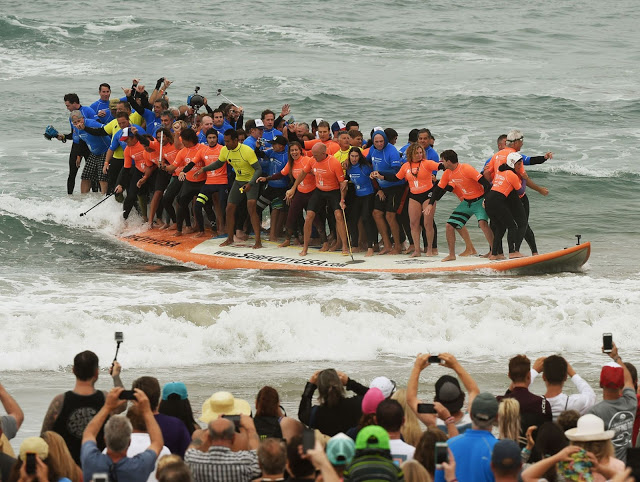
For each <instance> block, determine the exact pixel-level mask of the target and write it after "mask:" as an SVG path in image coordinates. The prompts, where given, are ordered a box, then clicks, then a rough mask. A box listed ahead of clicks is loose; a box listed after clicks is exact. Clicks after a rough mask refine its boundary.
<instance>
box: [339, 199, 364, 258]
mask: <svg viewBox="0 0 640 482" xmlns="http://www.w3.org/2000/svg"><path fill="white" fill-rule="evenodd" d="M340 207H341V208H342V219H343V220H344V229H345V230H346V231H347V244H348V246H349V255H350V256H351V261H347V264H357V263H364V259H353V250H352V249H351V236H349V226H347V215H346V214H345V213H344V208H343V207H342V206H340Z"/></svg>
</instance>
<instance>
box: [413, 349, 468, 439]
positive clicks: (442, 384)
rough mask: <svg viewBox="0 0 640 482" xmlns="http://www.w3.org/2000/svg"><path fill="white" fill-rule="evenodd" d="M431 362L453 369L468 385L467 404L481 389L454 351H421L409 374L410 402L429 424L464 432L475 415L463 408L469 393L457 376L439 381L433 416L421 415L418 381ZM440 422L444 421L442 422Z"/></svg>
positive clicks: (446, 376) (454, 433)
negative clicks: (435, 353)
mask: <svg viewBox="0 0 640 482" xmlns="http://www.w3.org/2000/svg"><path fill="white" fill-rule="evenodd" d="M429 365H436V366H442V367H445V368H449V369H451V370H453V371H454V372H455V373H456V375H458V377H459V378H460V380H461V381H462V384H463V385H464V388H465V389H466V390H467V393H468V400H467V406H469V407H470V406H471V404H472V403H473V400H474V398H475V397H476V395H478V393H480V389H479V388H478V385H477V383H476V382H475V380H474V379H473V377H471V375H469V373H468V372H467V371H466V370H465V369H464V367H463V366H462V365H461V364H460V362H459V361H458V360H457V359H456V357H455V356H453V355H452V354H450V353H441V354H439V355H429V354H428V353H426V354H423V353H419V354H418V356H417V357H416V361H415V363H414V365H413V370H412V371H411V375H410V376H409V382H408V384H407V405H408V406H409V407H410V408H411V409H412V410H413V411H414V412H415V413H416V415H417V416H418V418H419V419H420V420H421V421H422V422H423V423H425V424H426V425H428V426H429V425H430V426H434V425H437V426H438V428H439V429H441V430H442V431H443V432H445V433H448V434H449V436H455V435H458V434H459V433H464V432H465V430H467V429H469V428H471V418H470V416H469V414H468V413H465V412H464V411H463V410H462V408H463V406H464V402H465V398H466V397H465V394H464V392H463V391H462V390H461V389H460V383H459V382H458V380H457V378H455V377H452V376H451V375H443V376H441V377H440V378H439V379H438V380H437V381H436V384H435V392H436V393H435V397H434V402H435V403H434V410H435V412H433V413H432V414H431V415H429V414H420V413H419V410H418V404H419V403H420V400H418V384H419V380H420V373H421V372H422V370H424V369H425V368H427V367H428V366H429ZM438 421H440V423H438Z"/></svg>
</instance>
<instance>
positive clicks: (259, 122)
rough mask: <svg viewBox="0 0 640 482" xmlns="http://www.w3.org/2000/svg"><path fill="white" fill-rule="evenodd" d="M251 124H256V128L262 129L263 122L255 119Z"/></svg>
mask: <svg viewBox="0 0 640 482" xmlns="http://www.w3.org/2000/svg"><path fill="white" fill-rule="evenodd" d="M253 122H255V123H256V127H257V128H259V129H264V122H262V119H256V120H254V121H253Z"/></svg>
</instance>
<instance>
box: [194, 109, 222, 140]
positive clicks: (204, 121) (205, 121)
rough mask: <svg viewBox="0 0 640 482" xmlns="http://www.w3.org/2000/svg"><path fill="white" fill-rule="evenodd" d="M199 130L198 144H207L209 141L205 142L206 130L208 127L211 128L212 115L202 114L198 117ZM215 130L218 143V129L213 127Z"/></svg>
mask: <svg viewBox="0 0 640 482" xmlns="http://www.w3.org/2000/svg"><path fill="white" fill-rule="evenodd" d="M200 127H201V129H200V132H198V144H204V145H209V143H208V142H207V135H206V132H208V131H209V129H213V128H214V127H213V117H211V116H210V115H203V116H202V118H201V119H200ZM215 131H216V132H217V133H218V144H220V135H221V133H220V131H219V130H218V129H215Z"/></svg>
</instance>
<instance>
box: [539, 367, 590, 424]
mask: <svg viewBox="0 0 640 482" xmlns="http://www.w3.org/2000/svg"><path fill="white" fill-rule="evenodd" d="M538 375H539V373H538V372H537V371H536V370H534V369H531V383H533V381H534V380H535V378H536V377H537V376H538ZM571 381H572V382H573V384H574V385H575V386H576V388H577V389H578V392H579V393H574V394H572V395H566V394H564V393H560V394H559V395H556V396H555V397H551V398H547V400H549V403H550V404H551V414H552V415H553V421H554V422H555V421H556V420H557V419H558V415H560V414H561V413H562V412H564V411H565V410H577V411H578V412H580V415H584V414H586V413H587V411H588V410H589V409H590V408H591V407H593V406H594V405H595V403H596V393H595V392H594V391H593V388H591V387H590V386H589V384H588V383H587V382H586V381H584V379H583V378H582V377H581V376H580V375H578V374H577V373H576V374H575V375H574V376H572V377H571Z"/></svg>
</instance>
